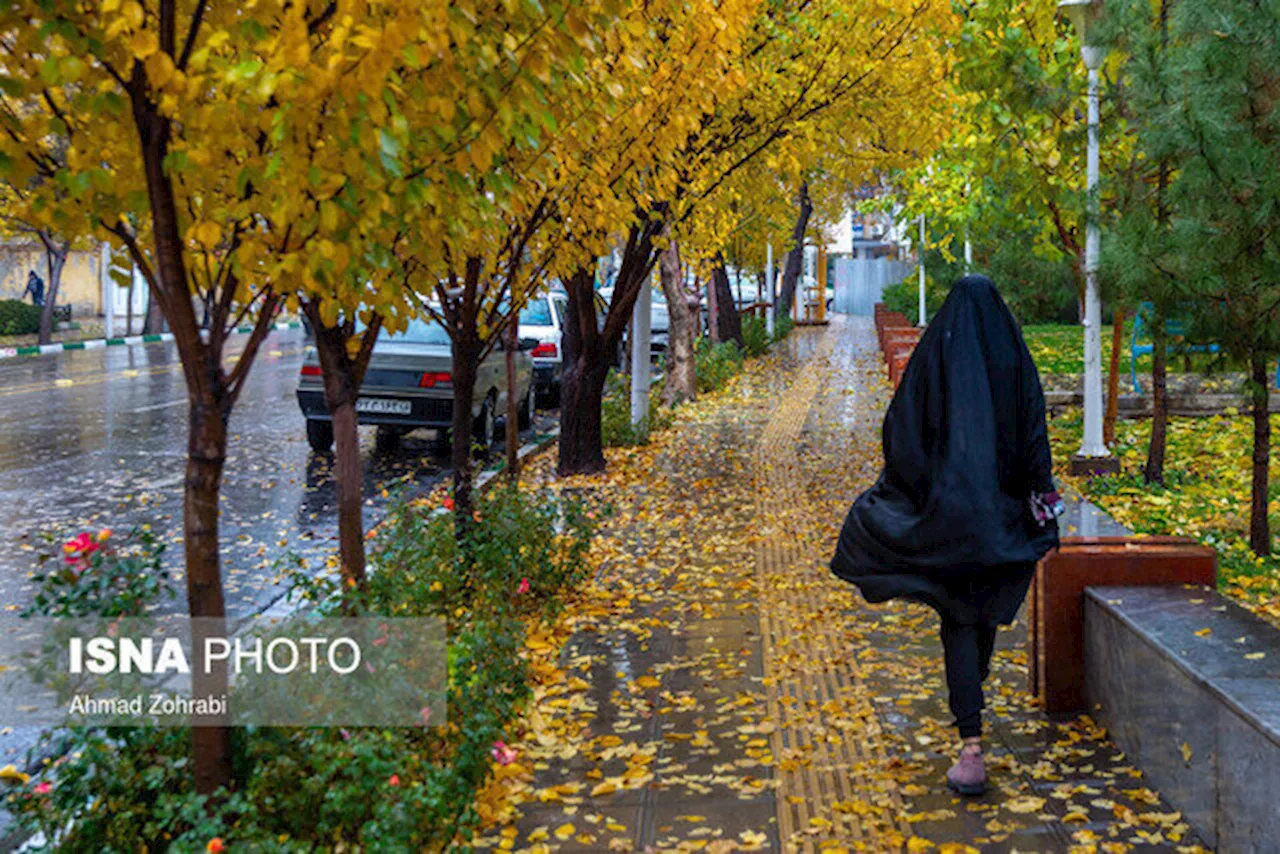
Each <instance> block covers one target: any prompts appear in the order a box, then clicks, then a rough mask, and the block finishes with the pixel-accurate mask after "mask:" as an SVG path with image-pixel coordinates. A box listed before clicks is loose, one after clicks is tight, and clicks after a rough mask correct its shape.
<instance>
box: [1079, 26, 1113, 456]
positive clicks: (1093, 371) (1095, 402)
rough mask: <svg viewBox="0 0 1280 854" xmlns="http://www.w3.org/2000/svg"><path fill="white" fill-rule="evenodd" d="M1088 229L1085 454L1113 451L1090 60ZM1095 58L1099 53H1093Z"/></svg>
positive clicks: (1094, 67) (1094, 79)
mask: <svg viewBox="0 0 1280 854" xmlns="http://www.w3.org/2000/svg"><path fill="white" fill-rule="evenodd" d="M1089 53H1090V51H1089V49H1086V51H1085V64H1086V66H1088V68H1089V150H1088V159H1087V166H1088V181H1089V183H1088V201H1087V213H1088V217H1087V218H1088V223H1089V225H1088V231H1087V233H1086V237H1085V250H1084V275H1085V295H1084V441H1083V442H1082V444H1081V446H1080V456H1082V457H1106V456H1109V455H1110V451H1108V450H1107V446H1106V444H1105V443H1104V442H1103V441H1102V300H1101V298H1100V297H1099V295H1098V260H1099V258H1098V256H1099V248H1100V247H1099V244H1100V240H1101V235H1100V234H1099V230H1098V64H1099V63H1097V62H1096V61H1095V62H1089V60H1090V58H1091V57H1090V56H1089ZM1094 58H1095V59H1096V57H1094Z"/></svg>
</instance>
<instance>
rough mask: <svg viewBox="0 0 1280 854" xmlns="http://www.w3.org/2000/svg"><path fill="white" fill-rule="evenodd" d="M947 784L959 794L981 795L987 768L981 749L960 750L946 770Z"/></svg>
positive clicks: (985, 781)
mask: <svg viewBox="0 0 1280 854" xmlns="http://www.w3.org/2000/svg"><path fill="white" fill-rule="evenodd" d="M947 785H948V786H950V787H951V788H952V790H954V791H955V792H957V793H959V794H961V795H981V794H982V793H983V792H985V791H986V790H987V768H986V765H984V764H983V761H982V751H981V750H961V751H960V758H959V759H958V760H956V764H955V765H952V766H951V770H950V771H948V772H947Z"/></svg>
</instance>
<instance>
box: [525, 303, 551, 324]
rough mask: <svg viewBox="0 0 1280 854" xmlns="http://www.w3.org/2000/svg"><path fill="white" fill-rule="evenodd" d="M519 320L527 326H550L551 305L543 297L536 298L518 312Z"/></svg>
mask: <svg viewBox="0 0 1280 854" xmlns="http://www.w3.org/2000/svg"><path fill="white" fill-rule="evenodd" d="M520 322H521V323H525V324H528V325H529V326H551V325H552V323H551V305H550V304H549V303H548V302H547V301H546V300H545V299H536V300H534V301H533V302H531V303H529V304H528V305H526V306H525V307H524V310H523V311H521V312H520Z"/></svg>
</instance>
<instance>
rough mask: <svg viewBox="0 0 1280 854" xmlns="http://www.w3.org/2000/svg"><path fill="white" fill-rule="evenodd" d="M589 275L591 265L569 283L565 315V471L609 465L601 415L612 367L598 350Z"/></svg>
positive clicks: (562, 393)
mask: <svg viewBox="0 0 1280 854" xmlns="http://www.w3.org/2000/svg"><path fill="white" fill-rule="evenodd" d="M590 276H591V271H590V270H587V269H583V270H579V271H578V272H577V273H575V274H574V275H573V276H572V277H571V278H570V280H569V283H568V284H569V287H568V291H569V304H568V306H567V308H566V310H565V316H566V317H567V318H568V319H569V322H568V323H567V324H566V325H565V327H564V334H563V336H562V338H561V342H562V345H563V347H564V372H563V373H562V374H561V377H560V412H561V418H560V459H559V462H558V465H557V471H558V472H559V473H560V474H561V475H570V474H593V473H595V472H599V471H604V467H605V460H604V436H603V430H602V426H601V421H600V418H601V407H602V405H603V403H604V383H605V379H606V378H607V377H608V375H609V368H608V363H607V362H606V361H605V360H604V359H603V358H601V355H600V353H599V352H598V351H599V350H600V349H601V344H602V336H600V335H599V334H598V333H597V332H596V329H597V324H596V312H595V301H594V300H593V299H592V297H591V278H590ZM619 284H621V283H619ZM632 302H633V303H634V300H633V301H632Z"/></svg>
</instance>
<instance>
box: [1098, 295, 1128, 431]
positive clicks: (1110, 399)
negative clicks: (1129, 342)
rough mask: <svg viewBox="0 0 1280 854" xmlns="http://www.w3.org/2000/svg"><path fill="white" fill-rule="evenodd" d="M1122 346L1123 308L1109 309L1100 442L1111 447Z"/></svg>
mask: <svg viewBox="0 0 1280 854" xmlns="http://www.w3.org/2000/svg"><path fill="white" fill-rule="evenodd" d="M1123 346H1124V308H1122V307H1121V306H1118V305H1117V306H1115V307H1113V308H1112V309H1111V364H1110V368H1109V370H1110V373H1109V374H1107V411H1106V414H1105V415H1104V416H1103V418H1102V441H1103V442H1104V443H1106V446H1107V447H1108V448H1109V447H1111V446H1112V445H1113V444H1114V443H1115V441H1116V417H1117V416H1118V415H1119V408H1120V349H1121V348H1122V347H1123Z"/></svg>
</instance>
